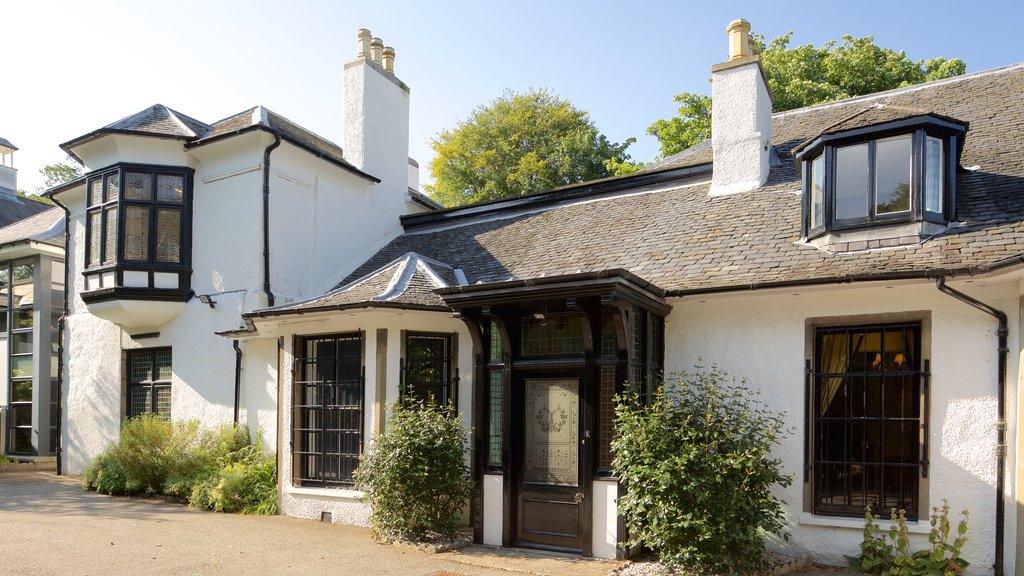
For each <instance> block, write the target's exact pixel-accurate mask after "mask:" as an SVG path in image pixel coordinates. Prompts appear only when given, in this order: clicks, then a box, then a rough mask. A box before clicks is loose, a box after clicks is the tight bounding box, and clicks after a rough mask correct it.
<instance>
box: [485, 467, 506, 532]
mask: <svg viewBox="0 0 1024 576" xmlns="http://www.w3.org/2000/svg"><path fill="white" fill-rule="evenodd" d="M504 486H505V478H504V476H502V475H501V474H486V473H485V474H484V485H483V490H484V510H483V513H484V518H483V520H484V544H489V545H491V546H501V543H502V538H501V537H502V533H503V532H504V526H505V522H504V518H505V512H504V510H505V499H504V496H503V494H504Z"/></svg>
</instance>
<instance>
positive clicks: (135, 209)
mask: <svg viewBox="0 0 1024 576" xmlns="http://www.w3.org/2000/svg"><path fill="white" fill-rule="evenodd" d="M128 176H129V177H130V176H131V174H129V175H128ZM126 193H127V192H126ZM124 258H125V260H143V261H145V260H148V259H149V207H148V206H132V205H129V206H125V209H124Z"/></svg>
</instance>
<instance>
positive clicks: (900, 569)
mask: <svg viewBox="0 0 1024 576" xmlns="http://www.w3.org/2000/svg"><path fill="white" fill-rule="evenodd" d="M961 514H962V515H963V518H961V519H960V523H959V524H958V525H957V528H956V537H955V538H953V541H952V542H951V541H950V540H949V536H950V532H951V531H952V525H951V524H950V522H949V502H947V501H945V500H943V501H942V508H932V516H931V520H930V522H929V524H931V530H930V531H929V532H928V544H929V546H928V547H927V548H924V549H921V550H918V551H916V552H912V551H911V550H910V530H909V529H908V528H907V512H906V510H899V511H897V510H896V509H895V508H893V509H892V513H891V516H890V518H891V519H892V524H891V525H890V526H889V530H888V534H887V536H883V535H882V529H881V528H880V527H879V525H878V519H879V518H880V516H874V515H872V514H871V508H870V507H868V508H867V509H866V510H865V512H864V541H863V542H861V545H860V549H861V555H860V557H859V558H850V559H849V560H850V565H851V566H852V567H853V568H855V569H857V570H861V571H864V572H867V573H868V574H881V575H882V576H933V575H935V576H940V575H941V576H957V575H959V574H961V573H962V572H963V570H964V568H966V567H967V566H968V562H967V561H966V560H964V559H963V558H961V557H960V552H961V550H962V549H963V546H964V544H966V543H967V519H968V516H969V514H968V512H967V510H964V511H963V512H962V513H961Z"/></svg>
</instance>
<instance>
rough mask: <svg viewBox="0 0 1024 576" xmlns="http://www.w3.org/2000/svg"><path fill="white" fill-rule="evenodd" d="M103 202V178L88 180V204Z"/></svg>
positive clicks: (93, 204)
mask: <svg viewBox="0 0 1024 576" xmlns="http://www.w3.org/2000/svg"><path fill="white" fill-rule="evenodd" d="M102 202H103V178H97V179H95V180H90V181H89V206H95V205H96V204H100V203H102Z"/></svg>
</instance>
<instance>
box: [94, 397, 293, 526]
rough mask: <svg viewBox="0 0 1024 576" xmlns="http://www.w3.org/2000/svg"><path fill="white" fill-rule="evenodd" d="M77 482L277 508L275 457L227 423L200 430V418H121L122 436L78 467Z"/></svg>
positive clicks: (211, 503) (245, 510) (202, 504)
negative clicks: (170, 419) (80, 473)
mask: <svg viewBox="0 0 1024 576" xmlns="http://www.w3.org/2000/svg"><path fill="white" fill-rule="evenodd" d="M82 488H84V489H86V490H97V491H99V492H106V493H108V494H125V493H132V492H139V491H143V490H145V491H146V492H148V493H151V494H152V493H158V492H161V491H162V492H163V493H164V494H168V495H171V496H177V497H179V498H186V497H187V498H188V500H189V505H190V506H193V507H196V508H208V509H212V510H218V511H224V512H241V513H242V514H276V513H277V461H276V458H275V457H274V456H273V455H266V454H264V453H263V446H262V444H261V443H259V442H257V443H256V444H252V443H251V442H250V440H249V431H248V429H246V428H244V427H238V426H235V425H232V424H225V425H221V426H219V427H217V428H215V429H213V430H205V431H200V429H199V422H198V421H196V420H190V421H187V422H174V423H172V422H168V421H165V420H162V419H160V418H159V417H156V416H153V415H145V416H139V417H137V418H132V419H129V420H127V421H126V422H125V424H124V426H123V427H122V430H121V438H120V439H119V441H118V442H116V443H114V444H111V445H110V446H108V447H107V449H106V450H105V451H104V452H103V453H102V454H100V455H99V456H97V457H96V459H95V460H93V461H92V462H91V463H90V464H89V465H88V466H87V467H86V469H85V471H84V472H83V473H82Z"/></svg>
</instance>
